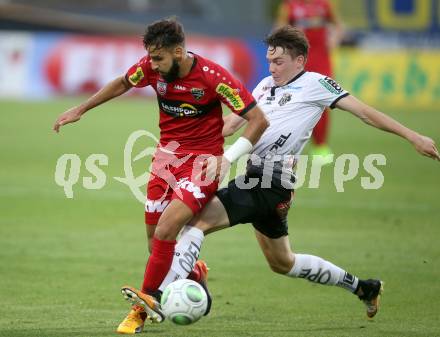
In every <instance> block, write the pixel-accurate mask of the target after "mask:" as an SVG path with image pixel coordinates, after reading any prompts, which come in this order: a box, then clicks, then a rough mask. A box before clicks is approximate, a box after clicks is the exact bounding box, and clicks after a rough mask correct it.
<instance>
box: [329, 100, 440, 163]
mask: <svg viewBox="0 0 440 337" xmlns="http://www.w3.org/2000/svg"><path fill="white" fill-rule="evenodd" d="M336 107H337V108H339V109H342V110H345V111H348V112H351V113H352V114H353V115H355V116H356V117H358V118H360V119H361V120H363V121H364V122H365V123H367V124H369V125H371V126H374V127H375V128H378V129H381V130H384V131H387V132H391V133H394V134H396V135H398V136H400V137H402V138H405V139H406V140H408V141H409V142H410V143H411V144H412V145H413V146H414V147H415V149H416V150H417V151H418V152H419V153H421V154H423V155H424V156H427V157H430V158H432V159H437V160H439V161H440V155H439V152H438V150H437V147H436V145H435V142H434V141H433V140H432V139H431V138H429V137H426V136H423V135H421V134H419V133H417V132H415V131H414V130H411V129H409V128H407V127H406V126H404V125H402V124H400V123H399V122H397V121H396V120H394V119H393V118H391V117H390V116H387V115H385V114H384V113H382V112H380V111H378V110H376V109H374V108H373V107H371V106H369V105H367V104H365V103H363V102H361V101H360V100H358V99H357V98H356V97H354V96H351V95H349V96H346V97H344V98H342V99H340V100H339V101H338V102H337V103H336Z"/></svg>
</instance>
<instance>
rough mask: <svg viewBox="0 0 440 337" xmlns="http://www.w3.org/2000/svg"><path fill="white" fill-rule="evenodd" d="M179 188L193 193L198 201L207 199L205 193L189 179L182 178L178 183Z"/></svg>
mask: <svg viewBox="0 0 440 337" xmlns="http://www.w3.org/2000/svg"><path fill="white" fill-rule="evenodd" d="M177 187H179V188H181V189H183V190H187V191H188V192H190V193H192V194H193V196H194V198H196V199H202V198H204V197H206V195H205V193H202V190H201V189H200V187H199V186H197V185H195V184H194V183H193V182H192V181H189V180H188V178H181V179H180V180H179V181H178V182H177Z"/></svg>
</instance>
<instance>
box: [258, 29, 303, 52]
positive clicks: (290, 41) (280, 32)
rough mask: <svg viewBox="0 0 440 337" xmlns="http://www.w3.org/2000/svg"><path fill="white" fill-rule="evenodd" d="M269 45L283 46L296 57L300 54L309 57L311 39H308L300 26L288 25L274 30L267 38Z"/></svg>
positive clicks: (265, 41)
mask: <svg viewBox="0 0 440 337" xmlns="http://www.w3.org/2000/svg"><path fill="white" fill-rule="evenodd" d="M264 43H266V44H267V45H268V46H269V47H273V48H276V47H281V48H283V50H284V52H287V53H288V54H290V55H291V56H292V58H295V57H297V56H299V55H303V56H304V57H305V58H307V54H308V53H309V41H308V40H307V38H306V36H305V35H304V32H303V31H302V30H300V29H299V28H296V27H293V26H290V25H287V26H283V27H280V28H277V29H275V30H274V31H272V32H271V33H270V34H269V35H268V36H267V37H266V38H265V39H264Z"/></svg>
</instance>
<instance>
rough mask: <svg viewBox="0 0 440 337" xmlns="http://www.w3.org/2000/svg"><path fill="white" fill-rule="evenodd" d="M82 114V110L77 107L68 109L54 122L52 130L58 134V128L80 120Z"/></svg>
mask: <svg viewBox="0 0 440 337" xmlns="http://www.w3.org/2000/svg"><path fill="white" fill-rule="evenodd" d="M82 114H83V110H82V109H81V108H80V107H79V106H75V107H73V108H70V109H69V110H67V111H66V112H64V113H62V114H61V115H60V116H59V117H58V118H57V120H56V122H55V124H54V126H53V130H54V131H55V132H57V133H58V132H60V127H61V126H63V125H66V124H69V123H74V122H76V121H79V120H80V119H81V115H82Z"/></svg>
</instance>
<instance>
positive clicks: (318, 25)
mask: <svg viewBox="0 0 440 337" xmlns="http://www.w3.org/2000/svg"><path fill="white" fill-rule="evenodd" d="M287 24H290V25H292V26H296V27H298V28H300V29H302V30H303V31H304V33H305V35H306V37H307V39H308V41H309V44H310V50H309V55H308V58H307V63H306V67H305V70H308V71H314V72H317V73H320V74H323V75H327V76H329V77H333V74H332V66H331V57H330V51H331V48H333V47H336V46H337V45H338V44H339V42H340V40H341V39H342V34H343V28H342V23H341V21H340V19H339V18H338V16H337V15H336V14H335V12H334V10H333V9H332V6H331V4H330V2H329V1H328V0H284V1H283V2H282V4H281V6H280V8H279V11H278V17H277V22H276V25H277V26H278V27H280V26H284V25H287ZM329 28H331V29H330V30H329ZM328 129H329V110H328V109H326V110H325V111H324V113H323V114H322V117H321V119H320V120H319V122H318V124H316V126H315V129H314V130H313V134H312V136H313V137H312V140H313V143H314V147H313V150H312V154H316V155H321V156H326V155H328V154H331V153H332V152H331V150H330V148H329V147H328V145H327V137H328ZM322 160H323V162H326V159H325V157H323V158H322Z"/></svg>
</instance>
